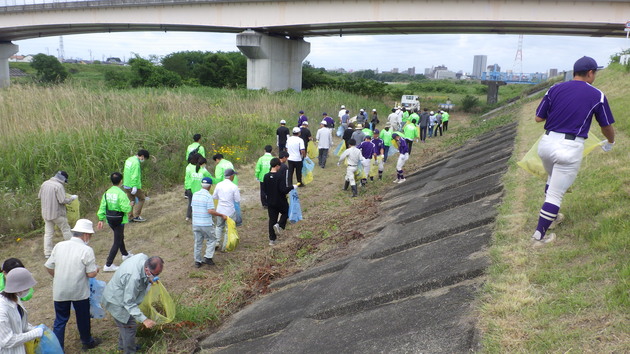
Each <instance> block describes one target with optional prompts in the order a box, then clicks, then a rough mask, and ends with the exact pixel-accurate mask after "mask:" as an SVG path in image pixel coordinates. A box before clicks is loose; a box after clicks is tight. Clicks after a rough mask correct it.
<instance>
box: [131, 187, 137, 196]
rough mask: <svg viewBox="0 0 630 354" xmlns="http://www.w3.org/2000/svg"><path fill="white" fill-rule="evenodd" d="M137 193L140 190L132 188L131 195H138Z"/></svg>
mask: <svg viewBox="0 0 630 354" xmlns="http://www.w3.org/2000/svg"><path fill="white" fill-rule="evenodd" d="M136 193H138V188H136V187H133V188H131V195H136Z"/></svg>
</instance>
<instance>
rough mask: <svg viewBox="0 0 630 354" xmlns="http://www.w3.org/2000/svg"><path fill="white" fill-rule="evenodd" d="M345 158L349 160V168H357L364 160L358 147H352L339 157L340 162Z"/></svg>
mask: <svg viewBox="0 0 630 354" xmlns="http://www.w3.org/2000/svg"><path fill="white" fill-rule="evenodd" d="M345 158H348V166H356V165H358V164H359V163H360V162H361V160H362V159H363V155H361V150H359V149H357V147H356V146H351V147H350V148H348V149H347V150H346V151H344V152H343V153H342V154H341V156H339V162H341V161H343V159H345Z"/></svg>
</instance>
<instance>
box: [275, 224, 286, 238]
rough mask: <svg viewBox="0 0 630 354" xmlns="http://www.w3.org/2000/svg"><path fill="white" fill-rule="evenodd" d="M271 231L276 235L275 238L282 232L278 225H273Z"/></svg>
mask: <svg viewBox="0 0 630 354" xmlns="http://www.w3.org/2000/svg"><path fill="white" fill-rule="evenodd" d="M273 231H274V232H275V233H276V236H280V235H282V232H283V231H284V230H283V229H282V228H281V227H280V224H275V225H273Z"/></svg>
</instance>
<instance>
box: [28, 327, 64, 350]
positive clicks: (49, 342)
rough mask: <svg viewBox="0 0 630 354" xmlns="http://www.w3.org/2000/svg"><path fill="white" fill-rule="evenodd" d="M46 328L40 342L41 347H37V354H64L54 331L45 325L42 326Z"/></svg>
mask: <svg viewBox="0 0 630 354" xmlns="http://www.w3.org/2000/svg"><path fill="white" fill-rule="evenodd" d="M40 326H42V327H43V328H44V335H43V336H42V338H41V339H40V341H39V345H38V346H37V347H35V354H63V349H61V344H59V339H57V336H56V335H55V334H54V333H53V331H52V329H50V328H48V327H46V326H45V325H40Z"/></svg>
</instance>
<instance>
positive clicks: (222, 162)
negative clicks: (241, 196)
mask: <svg viewBox="0 0 630 354" xmlns="http://www.w3.org/2000/svg"><path fill="white" fill-rule="evenodd" d="M212 160H214V162H215V163H216V165H215V167H214V179H213V181H214V183H215V184H219V183H220V182H222V181H223V180H224V179H225V171H227V170H234V165H233V164H232V162H230V161H228V160H227V159H225V158H224V157H223V154H215V155H214V156H212ZM233 182H234V184H236V185H237V186H238V176H235V177H234V180H233Z"/></svg>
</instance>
